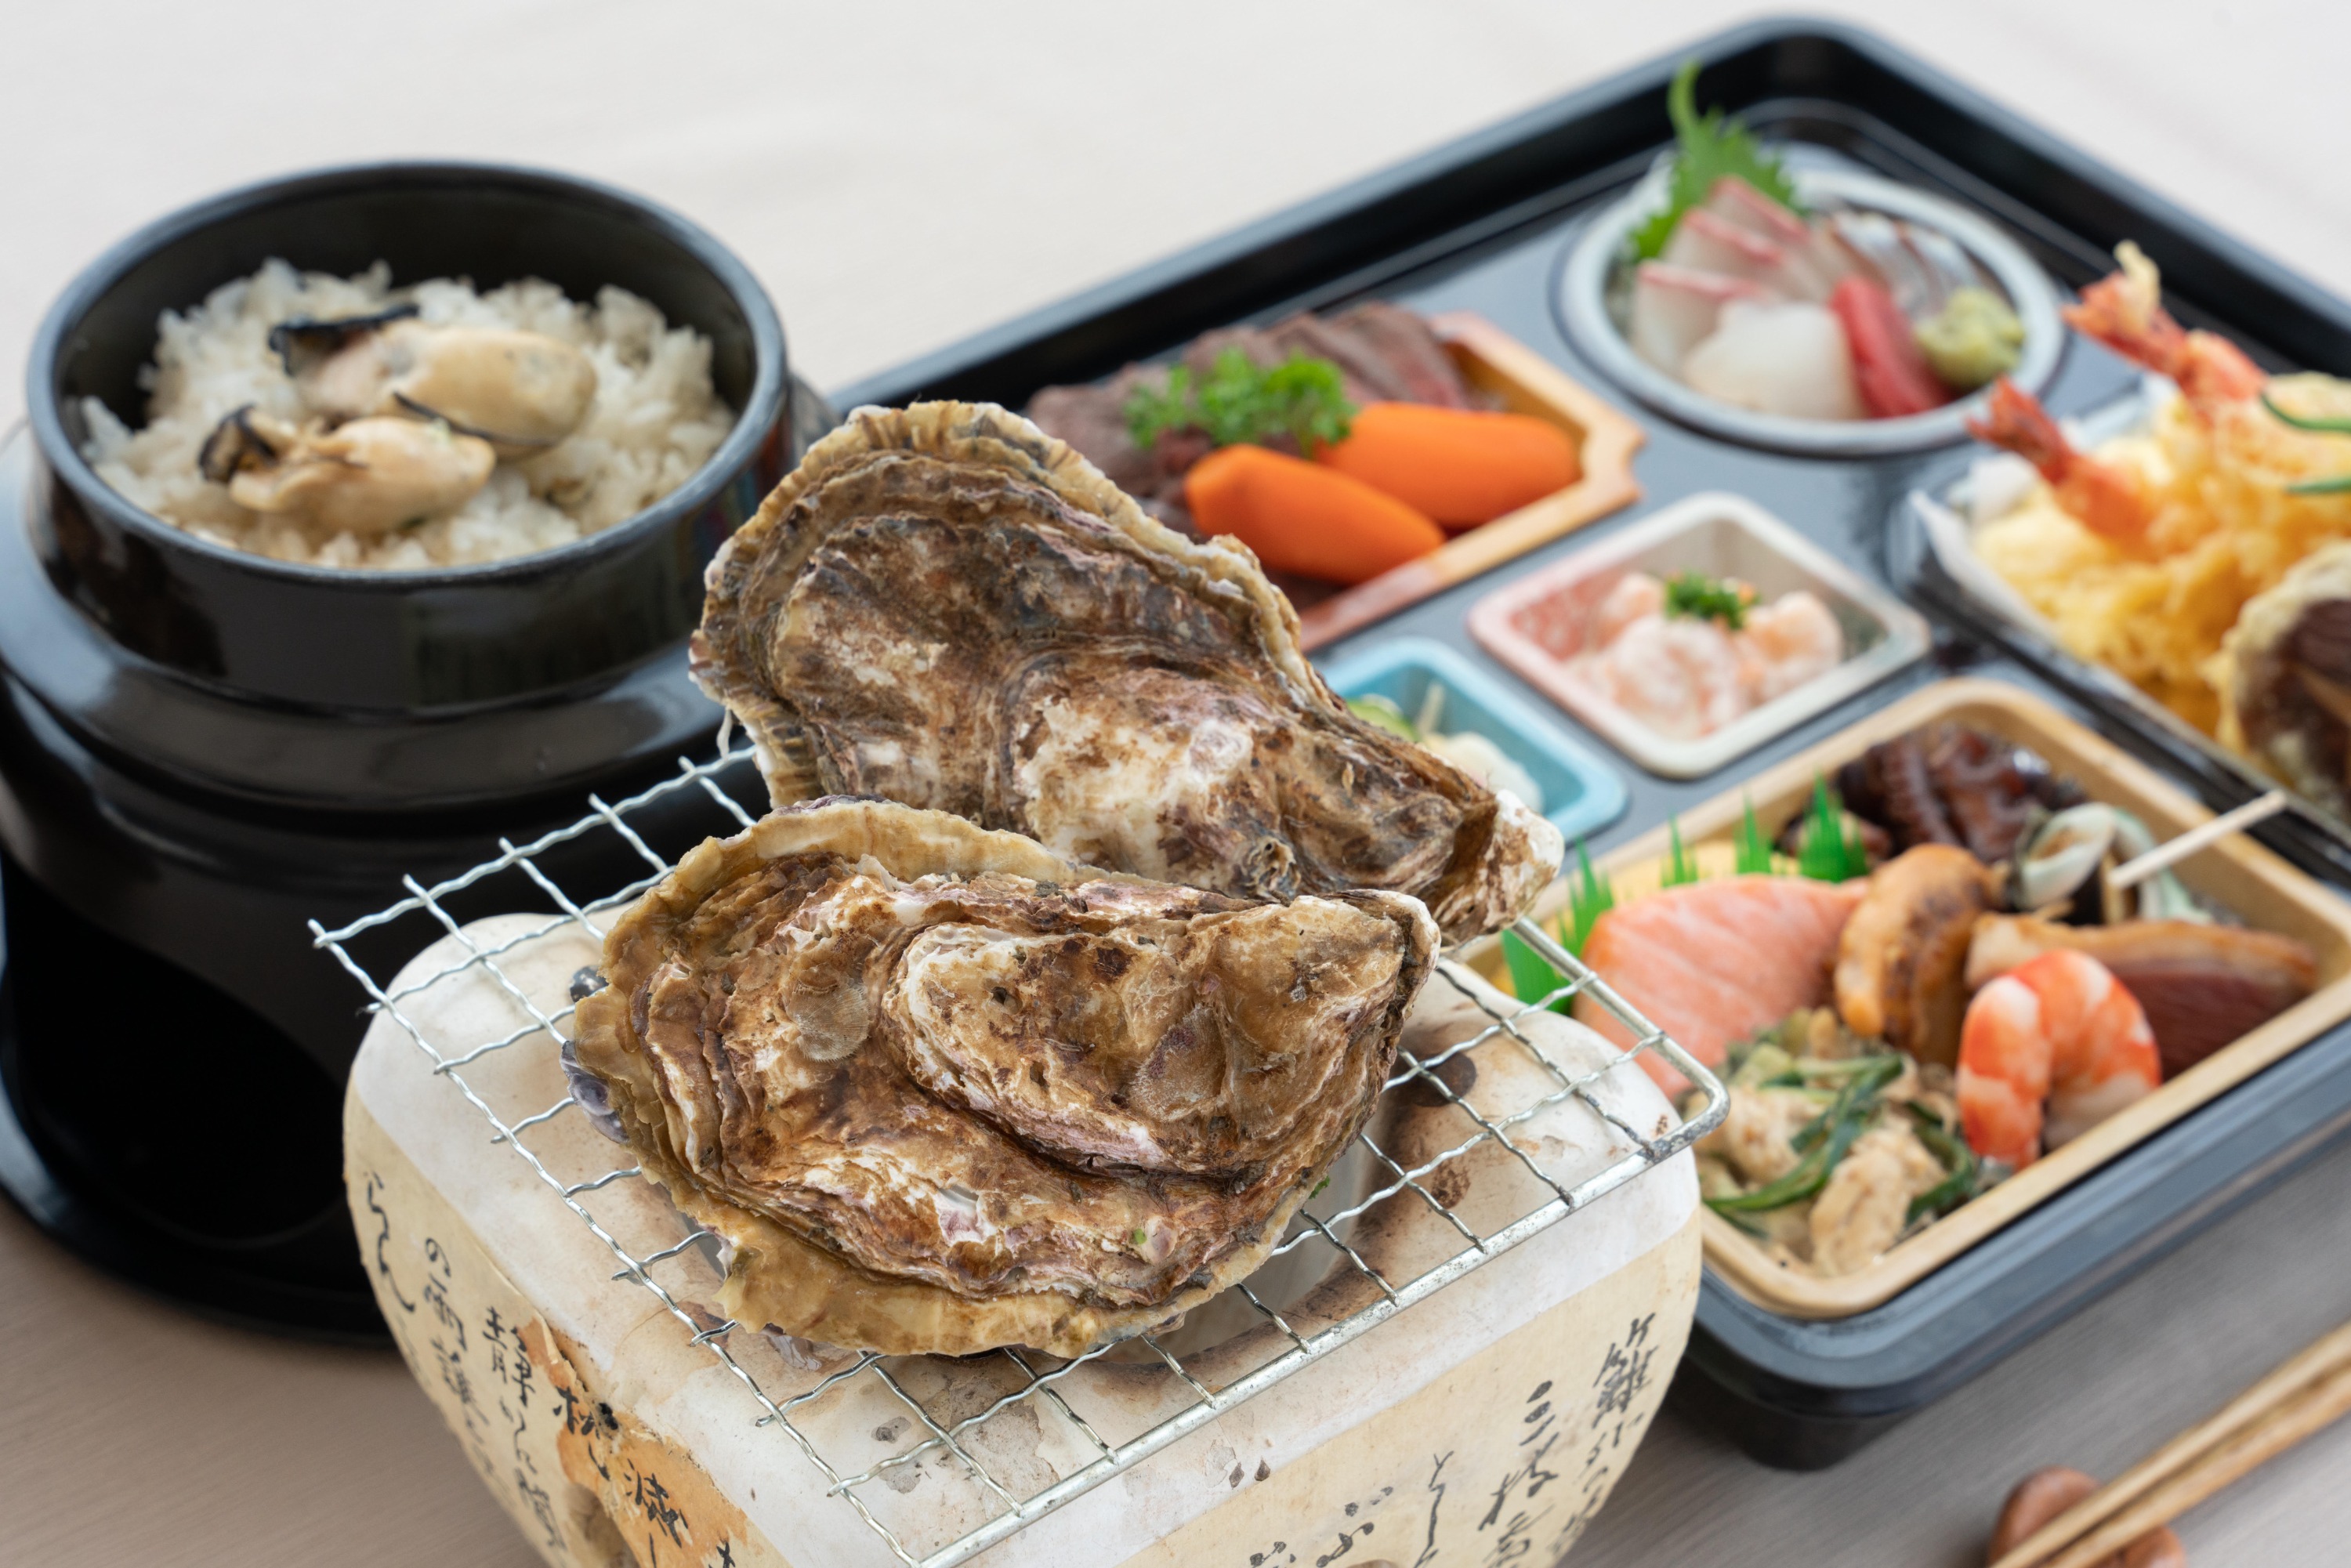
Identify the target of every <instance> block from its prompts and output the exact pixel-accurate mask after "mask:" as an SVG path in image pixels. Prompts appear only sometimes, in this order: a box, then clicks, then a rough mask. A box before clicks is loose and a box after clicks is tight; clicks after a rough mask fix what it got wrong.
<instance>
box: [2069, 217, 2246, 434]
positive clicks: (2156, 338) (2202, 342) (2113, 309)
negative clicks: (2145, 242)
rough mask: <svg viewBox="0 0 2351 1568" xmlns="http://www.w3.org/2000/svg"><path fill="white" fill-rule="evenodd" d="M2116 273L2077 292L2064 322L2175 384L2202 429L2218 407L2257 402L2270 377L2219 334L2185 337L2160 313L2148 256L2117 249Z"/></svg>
mask: <svg viewBox="0 0 2351 1568" xmlns="http://www.w3.org/2000/svg"><path fill="white" fill-rule="evenodd" d="M2115 259H2116V260H2117V261H2119V262H2120V263H2121V264H2122V267H2121V270H2120V271H2117V272H2113V273H2109V274H2108V275H2107V276H2105V277H2102V278H2100V279H2099V280H2098V281H2097V282H2095V283H2093V284H2092V285H2090V287H2087V288H2085V289H2084V290H2082V302H2081V303H2080V304H2079V305H2069V306H2067V307H2066V308H2065V309H2064V317H2065V322H2066V324H2067V325H2068V326H2070V327H2072V328H2073V329H2074V330H2075V331H2077V332H2080V333H2081V334H2082V335H2083V336H2085V337H2087V338H2092V339H2095V340H2097V341H2098V342H2101V343H2104V344H2105V346H2106V347H2107V348H2109V349H2112V350H2114V351H2115V352H2116V353H2117V354H2120V355H2122V356H2123V358H2125V359H2126V360H2128V361H2131V362H2132V363H2134V364H2138V365H2144V366H2146V367H2147V369H2148V370H2150V371H2155V372H2156V373H2157V374H2158V375H2163V376H2169V377H2170V378H2171V379H2172V380H2173V381H2175V382H2178V383H2179V391H2180V395H2181V396H2183V397H2185V398H2186V399H2187V400H2188V405H2189V407H2190V408H2192V409H2194V410H2195V411H2196V412H2197V413H2199V414H2200V415H2202V416H2203V417H2204V418H2205V419H2207V420H2208V421H2209V420H2210V418H2211V417H2212V415H2213V413H2215V412H2216V411H2218V410H2219V409H2220V407H2221V406H2222V405H2223V404H2227V403H2231V402H2243V401H2244V400H2246V399H2247V398H2251V397H2254V396H2257V395H2259V393H2260V392H2261V390H2262V385H2263V384H2264V383H2265V382H2268V380H2269V374H2268V372H2267V371H2263V370H2262V368H2261V367H2260V366H2259V365H2256V364H2255V363H2253V361H2252V360H2250V359H2248V358H2246V356H2245V351H2244V350H2242V349H2240V348H2238V347H2237V345H2236V344H2234V343H2231V341H2229V340H2228V339H2226V338H2223V337H2221V336H2220V334H2219V333H2217V332H2207V331H2204V330H2202V329H2197V330H2195V331H2192V332H2191V331H2189V330H2188V329H2186V328H2184V327H2182V326H2180V324H2179V322H2178V321H2176V320H2174V319H2172V317H2171V314H2170V312H2169V311H2167V310H2166V309H2164V308H2163V280H2162V277H2161V275H2160V274H2158V272H2157V271H2156V267H2155V263H2154V262H2153V261H2152V260H2151V259H2149V258H2148V256H2147V252H2145V251H2143V250H2141V249H2139V247H2138V246H2137V245H2135V244H2134V243H2132V242H2131V241H2129V240H2125V241H2123V243H2122V244H2120V245H2118V246H2116V247H2115Z"/></svg>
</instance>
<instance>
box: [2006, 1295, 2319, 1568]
mask: <svg viewBox="0 0 2351 1568" xmlns="http://www.w3.org/2000/svg"><path fill="white" fill-rule="evenodd" d="M2346 1412H2351V1323H2346V1324H2345V1325H2344V1326H2343V1327H2341V1328H2338V1329H2336V1330H2335V1331H2334V1332H2333V1333H2329V1334H2327V1335H2325V1337H2324V1338H2322V1339H2320V1340H2318V1341H2317V1342H2316V1343H2313V1344H2312V1345H2310V1346H2309V1347H2308V1348H2307V1349H2305V1350H2304V1351H2302V1352H2301V1353H2300V1354H2297V1355H2295V1356H2294V1357H2293V1358H2291V1359H2290V1360H2288V1361H2286V1362H2284V1363H2283V1364H2281V1365H2279V1366H2278V1367H2277V1368H2276V1370H2274V1371H2273V1372H2271V1373H2270V1374H2269V1375H2267V1376H2265V1377H2263V1378H2262V1379H2261V1380H2260V1381H2259V1382H2257V1383H2255V1384H2253V1385H2252V1386H2251V1387H2250V1388H2247V1389H2246V1390H2245V1391H2244V1392H2243V1393H2241V1394H2240V1395H2238V1396H2236V1398H2234V1399H2232V1400H2231V1401H2230V1402H2229V1403H2228V1404H2227V1405H2225V1406H2222V1407H2221V1408H2220V1410H2219V1411H2218V1412H2216V1413H2215V1414H2214V1415H2212V1416H2209V1417H2207V1418H2206V1419H2205V1420H2203V1421H2200V1422H2199V1423H2198V1424H2197V1425H2195V1426H2193V1427H2189V1429H2188V1430H2187V1431H2185V1432H2182V1433H2181V1434H2180V1435H2179V1437H2174V1438H2173V1439H2172V1440H2171V1441H2170V1442H2168V1443H2166V1444H2165V1445H2164V1446H2163V1447H2162V1448H2158V1449H2157V1450H2156V1451H2155V1452H2154V1453H2153V1454H2150V1455H2149V1456H2147V1458H2145V1459H2142V1460H2141V1461H2139V1463H2138V1464H2137V1465H2135V1466H2133V1467H2132V1468H2131V1469H2129V1470H2127V1471H2126V1472H2125V1473H2124V1474H2123V1475H2121V1476H2120V1477H2118V1478H2116V1479H2115V1480H2114V1481H2113V1482H2112V1483H2111V1484H2110V1485H2108V1486H2106V1487H2105V1488H2103V1489H2101V1490H2098V1491H2096V1492H2094V1493H2092V1494H2091V1495H2090V1496H2088V1497H2086V1498H2084V1499H2083V1500H2081V1501H2080V1502H2077V1503H2075V1504H2074V1506H2073V1507H2071V1508H2069V1509H2067V1510H2065V1511H2064V1512H2063V1513H2061V1514H2059V1515H2058V1516H2057V1517H2056V1518H2054V1519H2053V1520H2051V1521H2049V1522H2048V1523H2046V1524H2044V1525H2043V1526H2042V1527H2041V1528H2040V1529H2039V1530H2037V1531H2033V1532H2032V1534H2031V1535H2030V1536H2028V1537H2026V1538H2025V1539H2024V1540H2023V1541H2022V1542H2018V1543H2017V1545H2016V1546H2015V1548H2014V1549H2013V1550H2011V1551H2010V1552H2007V1553H2006V1554H2005V1555H2003V1556H2001V1558H2000V1559H1999V1560H1998V1561H1997V1562H1996V1563H1993V1564H1992V1568H2093V1565H2094V1564H2096V1563H2101V1562H2103V1561H2104V1560H2105V1559H2106V1558H2109V1557H2112V1556H2114V1555H2115V1554H2116V1553H2117V1552H2120V1551H2122V1550H2123V1549H2124V1548H2125V1547H2126V1546H2127V1545H2128V1544H2129V1543H2131V1542H2135V1541H2137V1539H2138V1538H2139V1537H2140V1536H2142V1535H2145V1534H2147V1532H2148V1531H2151V1530H2155V1529H2157V1528H2158V1527H2160V1526H2162V1525H2165V1524H2168V1522H2170V1521H2172V1520H2175V1519H2177V1518H2179V1516H2180V1515H2181V1514H2183V1513H2185V1512H2187V1511H2189V1509H2191V1508H2194V1507H2195V1506H2196V1505H2197V1504H2198V1503H2200V1502H2202V1501H2204V1500H2206V1499H2207V1498H2210V1497H2211V1496H2212V1495H2213V1494H2214V1493H2215V1492H2218V1491H2219V1490H2221V1489H2222V1488H2223V1487H2225V1486H2227V1485H2229V1483H2230V1482H2231V1481H2234V1480H2236V1479H2239V1478H2240V1477H2241V1476H2244V1475H2247V1474H2249V1473H2250V1472H2252V1470H2254V1469H2257V1468H2259V1467H2260V1466H2261V1465H2262V1464H2263V1463H2265V1462H2267V1461H2268V1460H2270V1459H2271V1458H2275V1457H2276V1456H2277V1455H2279V1454H2281V1453H2283V1452H2284V1451H2285V1450H2286V1449H2288V1448H2292V1447H2294V1444H2296V1443H2299V1442H2301V1441H2302V1440H2303V1439H2304V1437H2309V1436H2310V1435H2311V1434H2312V1433H2314V1432H2316V1431H2319V1430H2320V1429H2322V1428H2324V1427H2326V1426H2328V1425H2330V1424H2331V1423H2333V1422H2334V1421H2335V1420H2336V1419H2338V1418H2339V1417H2341V1416H2343V1415H2344V1414H2345V1413H2346Z"/></svg>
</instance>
